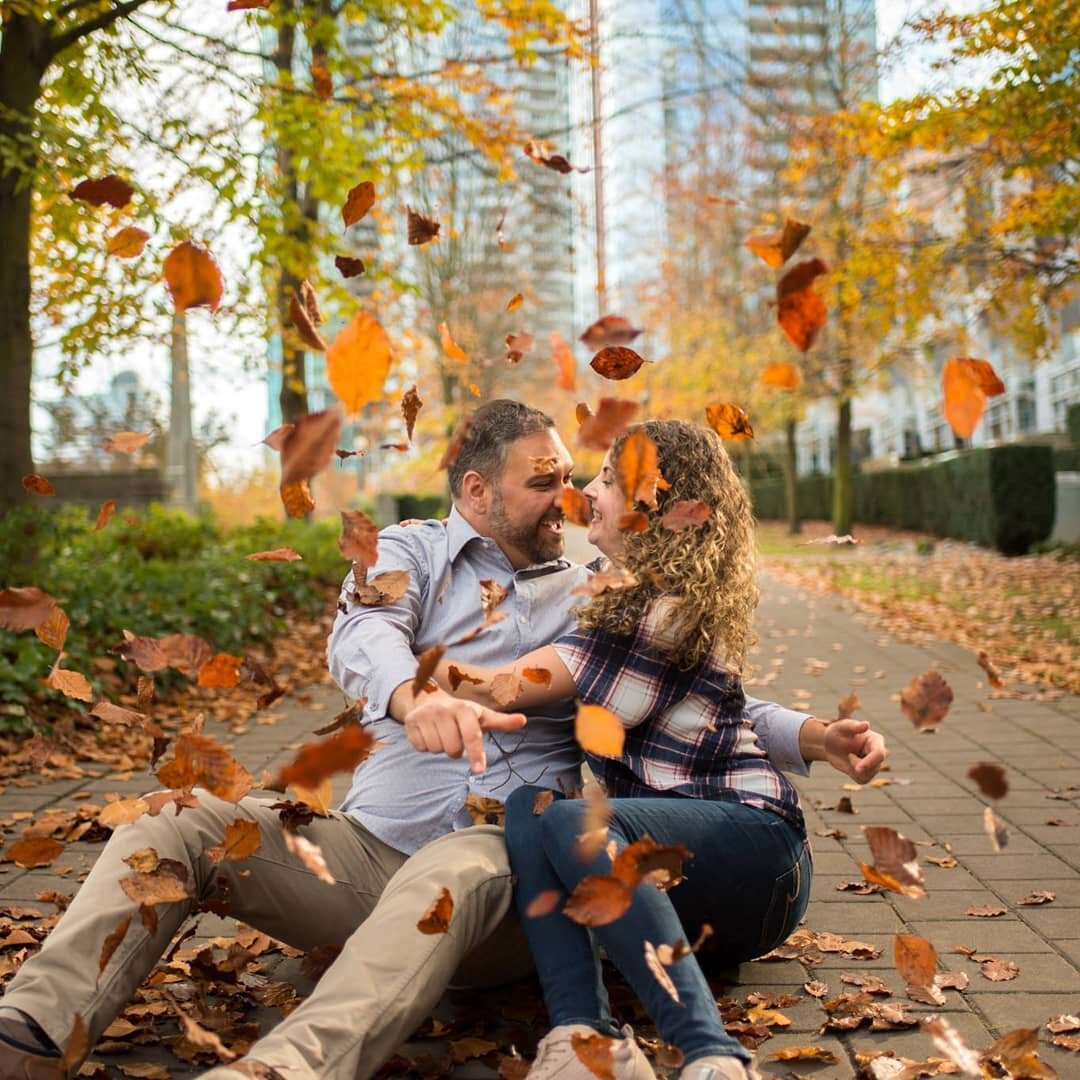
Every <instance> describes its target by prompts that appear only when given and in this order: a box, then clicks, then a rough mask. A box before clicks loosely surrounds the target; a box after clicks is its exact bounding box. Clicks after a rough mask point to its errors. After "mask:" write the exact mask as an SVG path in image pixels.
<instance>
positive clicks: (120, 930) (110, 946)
mask: <svg viewBox="0 0 1080 1080" xmlns="http://www.w3.org/2000/svg"><path fill="white" fill-rule="evenodd" d="M130 925H131V916H130V915H126V916H125V917H124V918H123V919H121V920H120V922H119V923H117V925H116V927H115V928H114V929H113V931H112V932H111V933H110V934H109V936H108V937H106V938H105V940H104V941H103V942H102V943H101V957H100V959H99V960H98V977H99V978H100V976H101V973H102V972H103V971H104V970H105V968H106V967H107V966H108V963H109V961H110V960H111V959H112V955H113V953H114V952H116V950H117V949H118V948H119V947H120V943H121V942H122V941H123V940H124V936H125V935H126V934H127V932H128V927H129V926H130Z"/></svg>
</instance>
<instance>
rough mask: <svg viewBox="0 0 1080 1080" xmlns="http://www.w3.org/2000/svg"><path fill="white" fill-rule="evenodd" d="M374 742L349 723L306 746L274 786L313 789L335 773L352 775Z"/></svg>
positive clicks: (279, 774) (362, 731)
mask: <svg viewBox="0 0 1080 1080" xmlns="http://www.w3.org/2000/svg"><path fill="white" fill-rule="evenodd" d="M374 747H375V739H374V738H373V737H372V735H371V733H370V732H369V731H368V730H367V729H366V728H362V727H360V726H359V725H358V724H350V725H349V726H348V727H344V728H342V729H341V730H340V731H337V732H335V733H334V734H333V735H331V736H330V737H329V738H327V739H323V740H322V741H321V742H311V743H305V744H304V745H303V746H301V747H300V749H299V751H297V754H296V757H294V758H293V760H292V761H291V762H289V764H288V765H286V766H285V767H284V768H283V769H281V770H280V771H279V772H278V774H277V776H276V777H275V778H274V786H275V787H280V788H284V787H287V786H288V785H289V784H296V785H299V786H300V787H303V788H307V789H308V790H314V789H316V788H318V786H319V785H320V784H321V783H322V782H323V780H325V779H326V777H328V776H333V775H334V773H339V772H351V771H352V770H353V769H355V768H356V766H357V765H359V764H360V762H361V761H363V760H364V759H365V758H366V757H367V756H368V755H369V754H370V753H371V751H372V750H373V749H374Z"/></svg>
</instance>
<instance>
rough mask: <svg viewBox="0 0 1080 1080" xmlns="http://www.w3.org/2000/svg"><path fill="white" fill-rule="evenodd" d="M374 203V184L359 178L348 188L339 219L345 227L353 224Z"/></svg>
mask: <svg viewBox="0 0 1080 1080" xmlns="http://www.w3.org/2000/svg"><path fill="white" fill-rule="evenodd" d="M374 205H375V185H374V184H373V183H372V182H371V181H370V180H361V181H360V183H359V184H357V185H356V187H354V188H352V190H350V192H349V194H348V196H346V199H345V205H344V206H343V207H342V208H341V220H342V221H344V222H345V228H346V229H347V228H348V227H349V226H350V225H355V224H356V223H357V222H358V221H359V220H360V219H361V218H362V217H363V216H364V215H365V214H366V213H367V212H368V211H369V210H370V209H371V208H372V206H374Z"/></svg>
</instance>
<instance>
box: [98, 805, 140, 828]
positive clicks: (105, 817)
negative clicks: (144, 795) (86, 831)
mask: <svg viewBox="0 0 1080 1080" xmlns="http://www.w3.org/2000/svg"><path fill="white" fill-rule="evenodd" d="M149 809H150V804H149V803H148V802H147V801H146V800H145V799H140V798H133V799H118V800H117V801H116V802H112V803H109V804H108V806H106V807H105V808H104V809H103V810H102V811H101V813H100V814H98V821H99V822H100V824H102V825H104V826H105V828H107V829H118V828H119V827H120V826H121V825H130V824H131V823H132V822H133V821H137V820H138V819H139V818H141V817H142V816H143V814H145V813H146V812H147V810H149Z"/></svg>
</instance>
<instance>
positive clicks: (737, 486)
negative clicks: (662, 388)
mask: <svg viewBox="0 0 1080 1080" xmlns="http://www.w3.org/2000/svg"><path fill="white" fill-rule="evenodd" d="M639 430H643V431H644V432H645V434H646V435H648V436H649V438H650V439H652V441H653V442H654V443H655V444H656V448H657V450H658V452H659V453H658V456H659V463H660V471H661V473H662V475H663V477H664V480H666V481H667V483H668V485H669V486H668V488H667V489H666V490H661V491H658V492H657V506H658V509H656V510H649V511H647V516H648V519H649V525H648V528H647V529H645V530H644V531H643V532H638V533H635V532H625V533H624V534H623V538H624V552H623V556H622V560H621V562H622V565H623V566H625V567H626V569H627V570H630V571H631V572H632V573H633V574H634V575H635V576H636V577H637V579H638V584H637V585H635V586H633V587H632V588H629V589H622V590H619V591H615V592H607V593H602V594H601V595H600V596H597V597H595V598H594V599H593V600H592V601H590V602H589V603H588V604H587V605H586V606H585V607H583V608H580V609H579V610H578V612H577V617H578V622H579V624H580V625H581V627H582V628H584V629H597V630H604V631H607V632H608V633H612V634H618V635H624V636H625V635H629V634H631V633H633V632H634V629H635V628H636V627H637V625H638V624H639V623H640V622H641V620H642V619H643V618H644V617H645V616H646V614H647V613H648V611H649V609H650V607H652V606H653V605H655V604H656V603H657V601H659V600H660V599H661V598H664V600H665V601H668V602H666V603H664V604H663V605H662V607H660V608H659V611H660V621H659V624H658V631H659V634H658V636H659V638H660V640H661V641H662V642H663V643H664V644H663V645H662V646H661V647H662V648H663V651H664V652H665V653H666V654H667V655H668V656H669V657H670V658H671V660H672V661H673V662H674V663H676V664H677V665H678V666H679V667H680V668H682V669H690V668H693V667H696V666H697V665H698V664H700V663H701V662H702V661H703V660H704V659H705V658H706V657H707V656H708V655H709V653H710V652H712V650H713V649H714V648H716V647H717V646H718V645H719V646H721V647H722V650H723V653H722V655H723V663H724V664H725V665H726V667H727V668H728V669H729V670H730V671H732V672H737V673H741V672H742V669H743V664H744V662H745V660H746V653H747V650H748V649H749V647H750V645H751V644H752V643H753V630H752V622H753V616H754V608H755V607H756V606H757V602H758V589H757V584H756V581H755V556H754V518H753V512H752V510H751V507H750V499H749V498H748V497H747V494H746V491H745V490H744V489H743V486H742V484H741V483H740V481H739V477H738V474H737V473H736V472H735V467H734V466H733V465H732V463H731V458H730V457H728V453H727V451H726V450H725V449H724V446H723V444H722V443H721V441H720V439H719V438H718V437H717V436H716V435H715V434H714V433H713V432H712V431H709V430H707V429H706V428H703V427H700V426H698V425H697V424H691V423H687V422H686V421H684V420H650V421H647V422H646V423H644V424H640V425H637V426H636V427H634V428H631V429H630V431H628V432H627V433H626V434H625V435H623V436H621V437H620V438H619V439H617V440H616V441H615V444H614V446H613V447H612V450H611V460H612V462H618V460H619V454H620V453H621V451H622V448H623V445H624V443H625V441H626V439H627V438H628V437H629V436H630V435H631V434H632V433H633V432H634V431H639ZM614 471H615V473H616V476H617V475H618V469H617V468H616V469H615V470H614ZM683 499H687V500H691V499H698V500H700V501H701V502H703V503H705V505H706V506H708V507H709V509H710V511H711V512H710V514H709V517H708V520H707V521H706V522H705V523H704V524H703V525H701V526H700V527H697V528H695V527H693V526H691V527H690V528H686V529H682V530H680V531H678V532H675V531H673V530H671V529H668V528H665V527H664V526H663V525H662V524H661V523H660V519H661V518H662V517H663V515H664V513H665V511H666V510H668V509H670V508H671V506H672V504H673V503H676V502H678V501H680V500H683ZM639 509H640V507H639Z"/></svg>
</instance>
